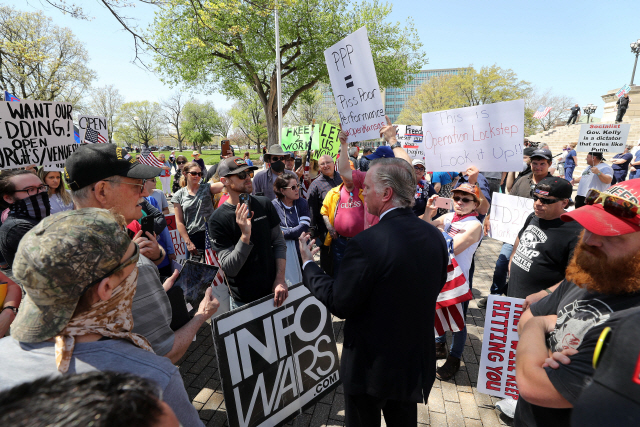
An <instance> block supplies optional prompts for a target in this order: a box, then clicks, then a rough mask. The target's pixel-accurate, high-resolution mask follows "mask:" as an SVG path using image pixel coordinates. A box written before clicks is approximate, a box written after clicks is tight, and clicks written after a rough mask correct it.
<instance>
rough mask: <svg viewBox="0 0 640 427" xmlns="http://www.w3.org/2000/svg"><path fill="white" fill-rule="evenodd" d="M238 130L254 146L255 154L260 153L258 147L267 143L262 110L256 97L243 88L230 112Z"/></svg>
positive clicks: (246, 88) (249, 90) (250, 91)
mask: <svg viewBox="0 0 640 427" xmlns="http://www.w3.org/2000/svg"><path fill="white" fill-rule="evenodd" d="M230 114H231V116H232V117H233V120H234V124H235V126H236V127H237V128H238V130H239V131H240V132H241V133H242V134H243V135H244V136H245V137H246V138H247V139H248V140H249V141H250V142H251V144H255V145H256V152H258V153H259V152H260V145H261V144H266V143H267V125H266V119H265V113H264V108H263V107H262V104H261V103H260V100H258V96H257V95H256V94H255V93H254V92H253V91H252V90H251V89H249V88H248V87H245V88H244V91H243V92H242V95H241V96H240V99H239V100H238V102H236V103H235V104H234V105H233V107H232V108H231V112H230Z"/></svg>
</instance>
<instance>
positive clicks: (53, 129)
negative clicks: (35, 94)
mask: <svg viewBox="0 0 640 427" xmlns="http://www.w3.org/2000/svg"><path fill="white" fill-rule="evenodd" d="M72 112H73V107H72V106H71V104H70V103H67V102H49V101H14V102H7V101H4V102H0V169H15V168H20V167H24V166H28V165H36V166H43V165H53V164H56V163H64V162H65V161H66V160H67V158H69V156H70V155H71V153H73V152H74V151H75V150H76V149H77V148H78V147H79V145H78V144H76V143H75V141H74V139H73V121H72V118H71V114H72Z"/></svg>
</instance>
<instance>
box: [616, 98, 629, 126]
mask: <svg viewBox="0 0 640 427" xmlns="http://www.w3.org/2000/svg"><path fill="white" fill-rule="evenodd" d="M630 102H631V99H630V98H629V94H628V93H625V94H624V96H621V97H620V98H618V100H617V101H616V108H617V109H618V114H616V123H622V118H623V117H624V114H625V113H626V112H627V108H629V103H630Z"/></svg>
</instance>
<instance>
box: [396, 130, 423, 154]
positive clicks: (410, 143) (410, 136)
mask: <svg viewBox="0 0 640 427" xmlns="http://www.w3.org/2000/svg"><path fill="white" fill-rule="evenodd" d="M396 126H397V127H396V135H397V138H398V142H399V143H400V145H402V148H404V149H405V151H406V152H407V154H408V155H409V157H411V159H420V160H423V159H424V148H423V142H422V126H411V125H396Z"/></svg>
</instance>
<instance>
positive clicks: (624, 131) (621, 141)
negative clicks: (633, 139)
mask: <svg viewBox="0 0 640 427" xmlns="http://www.w3.org/2000/svg"><path fill="white" fill-rule="evenodd" d="M630 130H631V124H629V123H624V124H622V123H621V124H599V123H590V124H586V125H581V126H580V136H579V137H578V145H577V147H576V151H582V152H599V153H604V152H605V151H606V152H609V153H622V152H623V151H624V146H625V145H626V144H627V138H628V137H629V131H630Z"/></svg>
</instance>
